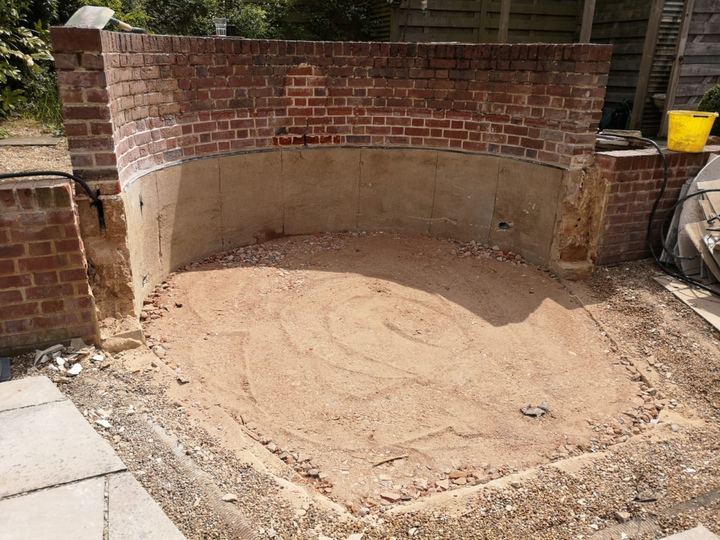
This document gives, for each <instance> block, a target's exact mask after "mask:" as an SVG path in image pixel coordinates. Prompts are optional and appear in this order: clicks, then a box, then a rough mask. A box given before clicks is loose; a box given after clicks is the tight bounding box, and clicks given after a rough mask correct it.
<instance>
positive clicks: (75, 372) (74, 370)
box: [67, 364, 82, 377]
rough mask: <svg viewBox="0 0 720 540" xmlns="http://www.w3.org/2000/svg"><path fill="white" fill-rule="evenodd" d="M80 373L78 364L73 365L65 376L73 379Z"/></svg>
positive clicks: (80, 367) (80, 368)
mask: <svg viewBox="0 0 720 540" xmlns="http://www.w3.org/2000/svg"><path fill="white" fill-rule="evenodd" d="M81 371H82V366H81V365H80V364H75V365H74V366H73V367H71V368H70V369H68V370H67V374H68V375H70V376H71V377H75V376H76V375H80V372H81Z"/></svg>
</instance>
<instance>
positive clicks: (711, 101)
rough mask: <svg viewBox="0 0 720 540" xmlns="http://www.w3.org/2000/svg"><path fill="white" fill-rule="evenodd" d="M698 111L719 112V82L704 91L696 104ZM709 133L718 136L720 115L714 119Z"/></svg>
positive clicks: (719, 134)
mask: <svg viewBox="0 0 720 540" xmlns="http://www.w3.org/2000/svg"><path fill="white" fill-rule="evenodd" d="M698 111H704V112H716V113H720V84H718V85H716V86H714V87H713V88H711V89H710V90H708V91H707V92H706V93H705V95H704V96H703V98H702V100H700V105H698ZM710 134H711V135H715V136H718V137H720V117H719V118H716V119H715V123H714V124H713V127H712V131H710Z"/></svg>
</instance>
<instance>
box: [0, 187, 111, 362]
mask: <svg viewBox="0 0 720 540" xmlns="http://www.w3.org/2000/svg"><path fill="white" fill-rule="evenodd" d="M73 337H82V338H84V339H86V340H88V341H91V342H96V341H97V338H96V337H97V321H96V316H95V306H94V301H93V296H92V293H91V291H90V288H89V286H88V275H87V264H86V262H85V255H84V251H83V244H82V240H81V239H80V231H79V227H78V218H77V212H76V207H75V203H74V201H73V199H72V192H71V189H70V185H69V184H68V183H67V182H65V181H63V182H58V181H52V180H48V181H39V182H15V183H12V184H10V183H7V184H0V353H3V354H5V353H10V352H15V351H20V350H23V349H26V348H29V347H31V346H32V347H34V346H40V345H42V344H54V343H57V342H59V341H65V340H68V339H70V338H73Z"/></svg>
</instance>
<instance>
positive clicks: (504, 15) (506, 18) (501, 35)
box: [498, 0, 510, 43]
mask: <svg viewBox="0 0 720 540" xmlns="http://www.w3.org/2000/svg"><path fill="white" fill-rule="evenodd" d="M509 23H510V0H502V3H501V6H500V28H499V29H498V41H499V42H500V43H506V42H507V38H508V25H509Z"/></svg>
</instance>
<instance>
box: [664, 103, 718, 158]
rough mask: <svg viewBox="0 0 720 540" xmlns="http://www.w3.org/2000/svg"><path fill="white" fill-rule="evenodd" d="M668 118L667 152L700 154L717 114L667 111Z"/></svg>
mask: <svg viewBox="0 0 720 540" xmlns="http://www.w3.org/2000/svg"><path fill="white" fill-rule="evenodd" d="M668 116H669V123H668V145H667V147H668V150H674V151H675V152H702V151H703V149H704V148H705V143H706V142H707V140H708V136H709V135H710V130H711V129H712V127H713V123H714V122H715V118H717V116H718V113H716V112H701V111H668Z"/></svg>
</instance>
